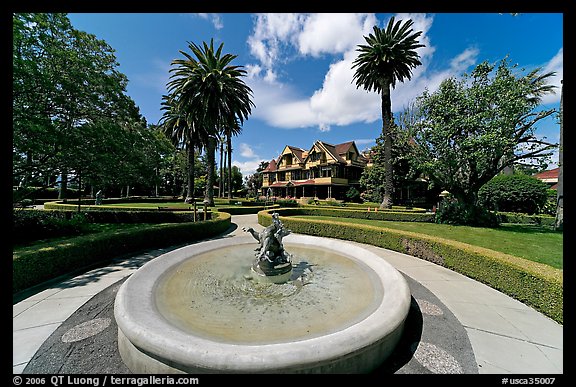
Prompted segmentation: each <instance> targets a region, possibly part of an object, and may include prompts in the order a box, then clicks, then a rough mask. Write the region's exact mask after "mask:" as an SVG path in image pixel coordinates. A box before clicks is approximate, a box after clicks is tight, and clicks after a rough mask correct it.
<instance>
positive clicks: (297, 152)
mask: <svg viewBox="0 0 576 387" xmlns="http://www.w3.org/2000/svg"><path fill="white" fill-rule="evenodd" d="M286 146H287V147H288V149H290V151H291V152H292V154H293V155H294V156H296V158H297V159H298V162H299V163H303V162H304V158H305V156H303V154H304V153H306V151H305V150H304V149H302V148H298V147H295V146H291V145H286Z"/></svg>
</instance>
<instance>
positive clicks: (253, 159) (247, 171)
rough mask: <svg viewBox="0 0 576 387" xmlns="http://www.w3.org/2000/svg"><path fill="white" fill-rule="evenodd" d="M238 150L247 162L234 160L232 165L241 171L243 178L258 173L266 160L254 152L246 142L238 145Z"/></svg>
mask: <svg viewBox="0 0 576 387" xmlns="http://www.w3.org/2000/svg"><path fill="white" fill-rule="evenodd" d="M238 149H239V151H240V156H241V157H242V158H245V159H247V160H244V161H239V160H232V165H235V166H237V167H238V168H239V169H240V171H241V172H242V176H249V175H253V174H254V173H255V172H256V169H257V168H258V167H259V166H260V163H261V162H262V161H264V160H263V159H262V158H261V157H260V156H259V155H257V154H256V153H255V152H254V150H253V149H252V147H251V146H250V145H248V144H246V143H244V142H242V143H240V144H238ZM235 154H236V153H232V155H235Z"/></svg>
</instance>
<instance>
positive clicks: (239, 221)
mask: <svg viewBox="0 0 576 387" xmlns="http://www.w3.org/2000/svg"><path fill="white" fill-rule="evenodd" d="M232 221H233V223H235V224H236V225H237V228H236V229H235V230H234V231H233V232H232V233H231V234H230V235H229V236H231V237H233V236H234V235H241V234H243V231H242V227H245V226H247V227H253V228H254V229H256V230H259V229H261V226H260V225H258V224H257V217H256V215H237V216H233V218H232ZM350 243H354V242H350ZM361 246H362V247H364V248H366V249H368V250H370V251H373V252H374V253H376V254H378V255H380V256H381V257H383V258H384V259H386V260H387V261H388V262H389V263H390V264H392V265H393V266H394V267H396V268H397V269H398V270H399V271H400V272H402V273H403V274H405V275H406V276H408V277H410V278H411V279H413V280H415V281H417V282H418V283H420V284H421V285H423V286H425V287H426V288H427V289H428V290H430V291H431V292H432V293H433V294H434V295H435V296H436V297H437V298H438V299H439V300H440V301H441V302H442V303H444V305H445V306H447V307H448V308H449V309H450V311H451V312H452V313H453V314H454V316H455V317H456V318H457V319H458V320H459V321H460V323H461V324H462V325H463V326H464V328H465V330H466V332H467V334H468V338H469V340H470V343H471V345H472V349H473V352H474V356H475V358H476V362H477V365H478V373H480V374H562V373H563V370H564V367H563V326H562V325H560V324H558V323H556V322H554V321H553V320H551V319H550V318H548V317H546V316H544V315H542V314H541V313H539V312H537V311H535V310H534V309H532V308H530V307H528V306H526V305H524V304H522V303H520V302H518V301H516V300H514V299H512V298H510V297H508V296H506V295H504V294H502V293H500V292H498V291H496V290H494V289H492V288H490V287H488V286H486V285H484V284H481V283H479V282H477V281H474V280H471V279H469V278H467V277H465V276H463V275H461V274H458V273H455V272H453V271H451V270H448V269H445V268H443V267H440V266H438V265H435V264H432V263H430V262H427V261H423V260H421V259H418V258H414V257H411V256H409V255H405V254H401V253H396V252H393V251H390V250H386V249H382V248H378V247H374V246H370V245H364V244H362V245H361ZM167 250H169V249H158V250H154V251H150V252H147V253H146V254H141V255H137V256H135V257H133V258H132V259H130V260H126V259H118V260H116V261H114V262H113V263H112V264H111V265H109V266H107V267H103V268H99V269H96V270H92V271H90V272H88V273H85V274H83V275H80V276H77V277H75V278H71V279H68V280H65V281H62V282H58V283H54V284H53V285H51V286H49V287H48V288H46V289H44V290H42V291H39V292H38V293H36V294H34V295H31V296H30V297H28V298H26V299H24V300H22V301H20V302H18V303H16V304H14V305H13V312H12V313H13V314H12V322H13V356H12V367H13V373H15V374H19V373H22V371H23V370H24V368H25V367H26V365H27V364H28V362H29V361H30V359H32V357H33V356H34V354H35V353H36V351H37V350H38V349H39V348H40V346H41V345H42V343H44V341H45V340H47V339H48V338H49V337H50V336H51V335H52V333H54V332H55V331H56V329H58V327H59V326H60V325H61V324H62V323H63V322H64V321H65V320H66V319H67V318H68V317H70V316H71V315H72V314H73V313H74V312H75V311H76V310H77V309H78V308H80V307H81V306H82V305H84V304H85V303H86V302H87V301H89V300H90V299H91V298H92V297H93V296H95V295H96V294H98V293H100V292H101V291H102V290H104V289H106V288H107V287H108V286H110V285H112V284H114V283H116V282H117V281H119V280H121V279H123V278H125V277H126V276H128V275H130V274H131V273H133V272H134V271H135V270H137V269H138V268H139V267H140V266H141V265H143V264H144V263H145V262H147V261H148V260H150V259H152V258H154V257H156V256H158V255H160V254H163V253H164V252H166V251H167Z"/></svg>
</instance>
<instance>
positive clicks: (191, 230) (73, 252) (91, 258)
mask: <svg viewBox="0 0 576 387" xmlns="http://www.w3.org/2000/svg"><path fill="white" fill-rule="evenodd" d="M230 225H231V216H230V214H228V213H218V214H217V216H214V219H211V220H207V221H202V222H188V223H172V224H158V225H153V226H150V227H147V228H145V229H140V230H124V231H116V232H108V233H98V234H91V235H84V236H79V237H74V238H71V239H69V240H66V241H62V242H61V243H60V244H58V245H57V246H56V247H46V248H41V249H38V250H34V251H31V252H29V253H22V254H19V255H13V257H12V293H13V294H15V293H17V292H20V291H22V290H25V289H27V288H30V287H32V286H34V285H38V284H40V283H42V282H45V281H48V280H51V279H53V278H56V277H58V276H61V275H64V274H67V273H71V272H75V271H79V270H82V269H87V268H89V267H94V266H96V265H101V264H103V263H105V262H108V261H109V260H110V259H112V258H114V257H118V256H120V255H122V254H127V253H132V252H135V251H139V250H144V249H151V248H160V247H166V246H172V245H177V244H181V243H186V242H191V241H197V240H201V239H204V238H208V237H212V236H215V235H218V234H221V233H223V232H225V231H226V230H227V229H228V228H229V227H230Z"/></svg>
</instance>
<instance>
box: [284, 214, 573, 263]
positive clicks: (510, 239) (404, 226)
mask: <svg viewBox="0 0 576 387" xmlns="http://www.w3.org/2000/svg"><path fill="white" fill-rule="evenodd" d="M294 218H301V219H317V220H331V221H336V222H346V223H356V224H366V225H372V226H379V227H385V228H391V229H395V230H403V231H411V232H417V233H421V234H426V235H433V236H438V237H441V238H446V239H452V240H456V241H459V242H464V243H469V244H471V245H476V246H480V247H485V248H488V249H492V250H495V251H500V252H502V253H506V254H510V255H514V256H517V257H521V258H525V259H528V260H531V261H535V262H540V263H544V264H547V265H550V266H552V267H555V268H557V269H562V268H563V233H562V232H557V231H552V230H548V229H545V228H543V227H539V226H531V225H517V224H502V225H501V226H500V227H499V228H481V227H468V226H452V225H446V224H436V223H414V222H390V221H381V220H368V219H351V218H336V217H329V216H303V215H300V216H294Z"/></svg>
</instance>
